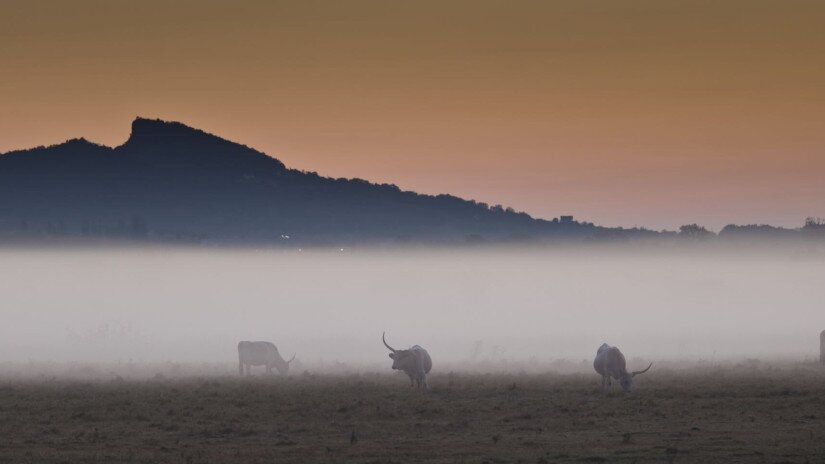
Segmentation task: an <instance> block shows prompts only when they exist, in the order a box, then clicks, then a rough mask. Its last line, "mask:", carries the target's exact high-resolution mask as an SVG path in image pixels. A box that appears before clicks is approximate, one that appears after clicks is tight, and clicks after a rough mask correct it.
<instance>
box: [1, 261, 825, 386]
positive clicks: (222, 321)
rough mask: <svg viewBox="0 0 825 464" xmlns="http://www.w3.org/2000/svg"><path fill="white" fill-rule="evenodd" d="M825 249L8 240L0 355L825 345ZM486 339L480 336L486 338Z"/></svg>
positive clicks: (687, 352) (488, 353)
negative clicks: (261, 344)
mask: <svg viewBox="0 0 825 464" xmlns="http://www.w3.org/2000/svg"><path fill="white" fill-rule="evenodd" d="M823 274H825V256H823V251H822V249H821V248H820V249H816V248H813V247H808V248H801V249H796V250H795V249H792V248H788V249H782V250H773V251H770V252H769V251H765V250H761V251H759V250H757V251H754V250H749V251H747V252H745V251H741V250H740V251H736V250H730V249H728V250H726V251H721V252H720V251H719V250H716V249H714V248H713V247H702V246H699V245H697V246H696V247H687V248H686V249H682V248H676V249H653V248H650V249H647V248H644V247H639V248H636V249H631V248H627V247H625V248H612V247H606V246H605V247H595V246H594V247H590V248H576V249H563V248H560V247H559V248H544V249H536V248H532V249H527V248H523V249H522V248H507V249H498V248H489V249H475V248H468V249H465V250H449V249H446V248H445V249H429V250H425V249H408V250H404V249H400V250H399V249H395V250H392V251H389V250H357V249H356V250H344V251H340V250H337V251H331V250H330V251H313V252H299V251H297V250H263V251H261V250H210V249H164V248H147V249H142V248H127V249H117V250H115V249H102V248H100V249H92V250H83V249H77V250H65V249H63V250H61V249H40V250H34V249H16V250H15V249H5V250H2V251H0V294H2V295H3V302H2V306H0V314H2V319H3V320H4V321H6V322H5V323H4V324H2V325H0V361H4V362H13V363H20V362H28V361H36V362H46V361H56V362H65V361H78V362H128V361H134V362H156V361H162V362H165V361H173V362H213V363H222V362H226V363H227V366H229V369H230V370H229V371H228V372H232V370H231V369H232V367H231V363H234V362H236V361H237V358H236V356H237V354H236V347H235V346H236V344H237V342H238V341H239V340H271V341H273V342H275V343H276V344H277V345H278V346H279V347H280V348H281V351H282V354H283V355H284V356H289V355H290V354H291V353H293V352H296V353H298V358H299V360H300V361H301V362H302V363H303V365H304V367H306V368H311V369H313V370H318V371H323V369H324V366H327V367H330V365H331V364H334V363H335V362H344V363H352V364H354V365H357V366H363V367H369V368H373V367H377V368H387V369H388V368H389V360H388V359H387V357H386V350H385V349H384V348H383V346H382V345H381V340H380V336H381V332H382V331H384V330H386V331H387V334H388V340H389V341H390V343H391V344H393V345H395V346H396V347H402V348H403V347H406V346H409V345H412V344H421V345H423V346H425V347H427V348H428V349H429V350H430V352H431V353H432V355H433V358H434V360H435V363H436V365H441V366H444V365H446V364H455V363H458V362H463V361H468V360H471V359H472V360H475V361H477V362H480V361H495V362H500V363H503V362H505V361H506V362H538V363H546V362H549V361H552V360H558V359H570V360H575V361H579V360H583V359H588V360H589V359H591V358H592V356H593V354H594V353H595V349H596V348H597V347H598V346H599V345H600V344H601V343H602V342H608V343H611V344H616V345H619V346H621V347H622V349H623V351H624V352H625V353H626V354H627V356H628V359H629V361H631V362H633V361H635V360H636V358H645V359H651V360H660V359H698V358H702V359H706V360H707V359H719V360H722V359H743V358H759V357H762V358H776V357H786V356H793V357H796V358H806V357H810V358H812V357H814V356H816V353H817V349H818V348H817V347H818V345H817V343H818V342H817V340H818V339H817V337H818V333H819V331H820V330H821V329H822V328H823V327H825V311H823V310H822V302H823V301H825V288H823V286H822V285H821V284H822V281H821V276H822V275H823ZM477 342H481V343H480V344H478V343H477Z"/></svg>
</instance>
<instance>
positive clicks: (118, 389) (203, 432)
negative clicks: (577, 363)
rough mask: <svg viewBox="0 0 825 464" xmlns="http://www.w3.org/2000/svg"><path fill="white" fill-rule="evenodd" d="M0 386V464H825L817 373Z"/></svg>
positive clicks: (824, 405) (747, 367)
mask: <svg viewBox="0 0 825 464" xmlns="http://www.w3.org/2000/svg"><path fill="white" fill-rule="evenodd" d="M431 385H432V388H431V390H430V391H429V392H422V391H416V390H412V389H410V388H409V387H408V383H407V380H406V378H403V377H401V376H400V375H392V374H385V373H381V374H360V375H351V376H316V375H313V374H308V373H304V374H300V373H298V374H295V375H290V376H289V377H288V378H282V377H266V376H263V375H260V374H259V375H258V376H255V377H253V378H245V379H240V378H236V377H230V376H226V377H219V376H218V377H194V376H193V377H188V378H177V379H168V378H163V377H162V376H159V377H158V378H154V379H151V380H122V379H120V378H119V377H115V378H114V380H100V379H95V380H91V381H79V380H76V379H75V380H69V379H66V380H60V379H55V378H49V379H43V380H35V379H9V378H6V379H2V378H0V439H2V443H0V462H3V463H6V462H32V463H49V462H65V463H83V462H136V463H150V462H151V463H155V462H170V463H171V462H175V463H178V462H184V463H186V462H209V463H214V462H243V463H258V462H260V463H275V462H277V463H284V462H374V463H384V462H398V463H401V462H438V463H462V462H468V463H483V462H489V463H517V462H524V463H548V462H589V463H598V462H627V463H632V462H639V463H644V462H675V463H680V462H746V463H751V462H756V463H762V462H791V463H804V462H811V463H813V462H825V369H823V368H821V367H820V366H819V365H816V364H813V363H796V364H786V365H773V366H769V365H763V364H760V363H752V364H740V365H738V366H732V367H731V366H728V367H707V368H691V369H679V370H668V369H667V368H664V367H660V368H658V369H654V370H653V371H651V372H650V373H649V374H645V375H644V376H641V377H639V378H638V382H637V389H636V392H635V393H634V394H632V395H625V394H622V393H620V392H618V391H617V392H613V393H607V394H606V393H605V392H603V391H602V390H601V388H600V382H599V379H598V377H597V376H596V375H595V374H584V373H576V374H529V375H528V374H524V375H519V374H489V375H485V374H447V373H439V374H436V375H433V376H432V377H431Z"/></svg>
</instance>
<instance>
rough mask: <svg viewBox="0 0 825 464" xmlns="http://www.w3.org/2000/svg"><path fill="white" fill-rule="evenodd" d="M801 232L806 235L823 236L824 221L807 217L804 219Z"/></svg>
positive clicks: (824, 232) (824, 231) (824, 229)
mask: <svg viewBox="0 0 825 464" xmlns="http://www.w3.org/2000/svg"><path fill="white" fill-rule="evenodd" d="M802 231H803V232H805V233H807V234H825V221H823V220H822V219H820V218H813V217H809V218H807V219H805V225H804V226H803V227H802Z"/></svg>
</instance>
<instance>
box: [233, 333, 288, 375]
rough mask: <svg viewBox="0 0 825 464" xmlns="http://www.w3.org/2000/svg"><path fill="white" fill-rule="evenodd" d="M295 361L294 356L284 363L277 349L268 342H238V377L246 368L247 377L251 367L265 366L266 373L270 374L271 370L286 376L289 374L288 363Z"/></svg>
mask: <svg viewBox="0 0 825 464" xmlns="http://www.w3.org/2000/svg"><path fill="white" fill-rule="evenodd" d="M293 359H295V355H294V354H293V355H292V358H291V359H290V360H289V361H284V358H282V357H281V354H280V353H279V352H278V348H277V347H276V346H275V345H273V344H272V343H270V342H246V341H244V342H240V343H238V375H243V373H244V367H246V375H249V369H250V367H251V366H266V372H267V373H268V374H271V373H272V368H273V367H274V368H275V369H278V372H280V373H281V374H284V375H286V373H287V372H289V363H291V362H292V360H293Z"/></svg>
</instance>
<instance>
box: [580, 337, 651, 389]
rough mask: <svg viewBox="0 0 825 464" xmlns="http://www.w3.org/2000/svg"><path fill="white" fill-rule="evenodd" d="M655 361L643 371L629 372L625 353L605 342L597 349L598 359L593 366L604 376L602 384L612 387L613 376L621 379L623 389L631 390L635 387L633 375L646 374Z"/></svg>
mask: <svg viewBox="0 0 825 464" xmlns="http://www.w3.org/2000/svg"><path fill="white" fill-rule="evenodd" d="M651 366H653V363H650V365H649V366H647V368H646V369H644V370H641V371H633V372H627V365H626V363H625V359H624V355H623V354H622V352H621V351H619V349H618V348H616V347H615V346H610V345H608V344H607V343H603V344H602V346H600V347H599V349H598V351H596V359H595V360H594V361H593V368H594V369H596V372H598V373H599V375H601V376H602V386H603V387H605V388H607V387H608V386H610V387H612V386H613V383H612V382H611V377H612V378H614V379H616V380H618V381H619V385H621V387H622V390H624V391H626V392H630V391H631V390H632V389H633V377H636V376H637V375H639V374H644V373H645V372H647V371H648V370H650V367H651Z"/></svg>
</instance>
